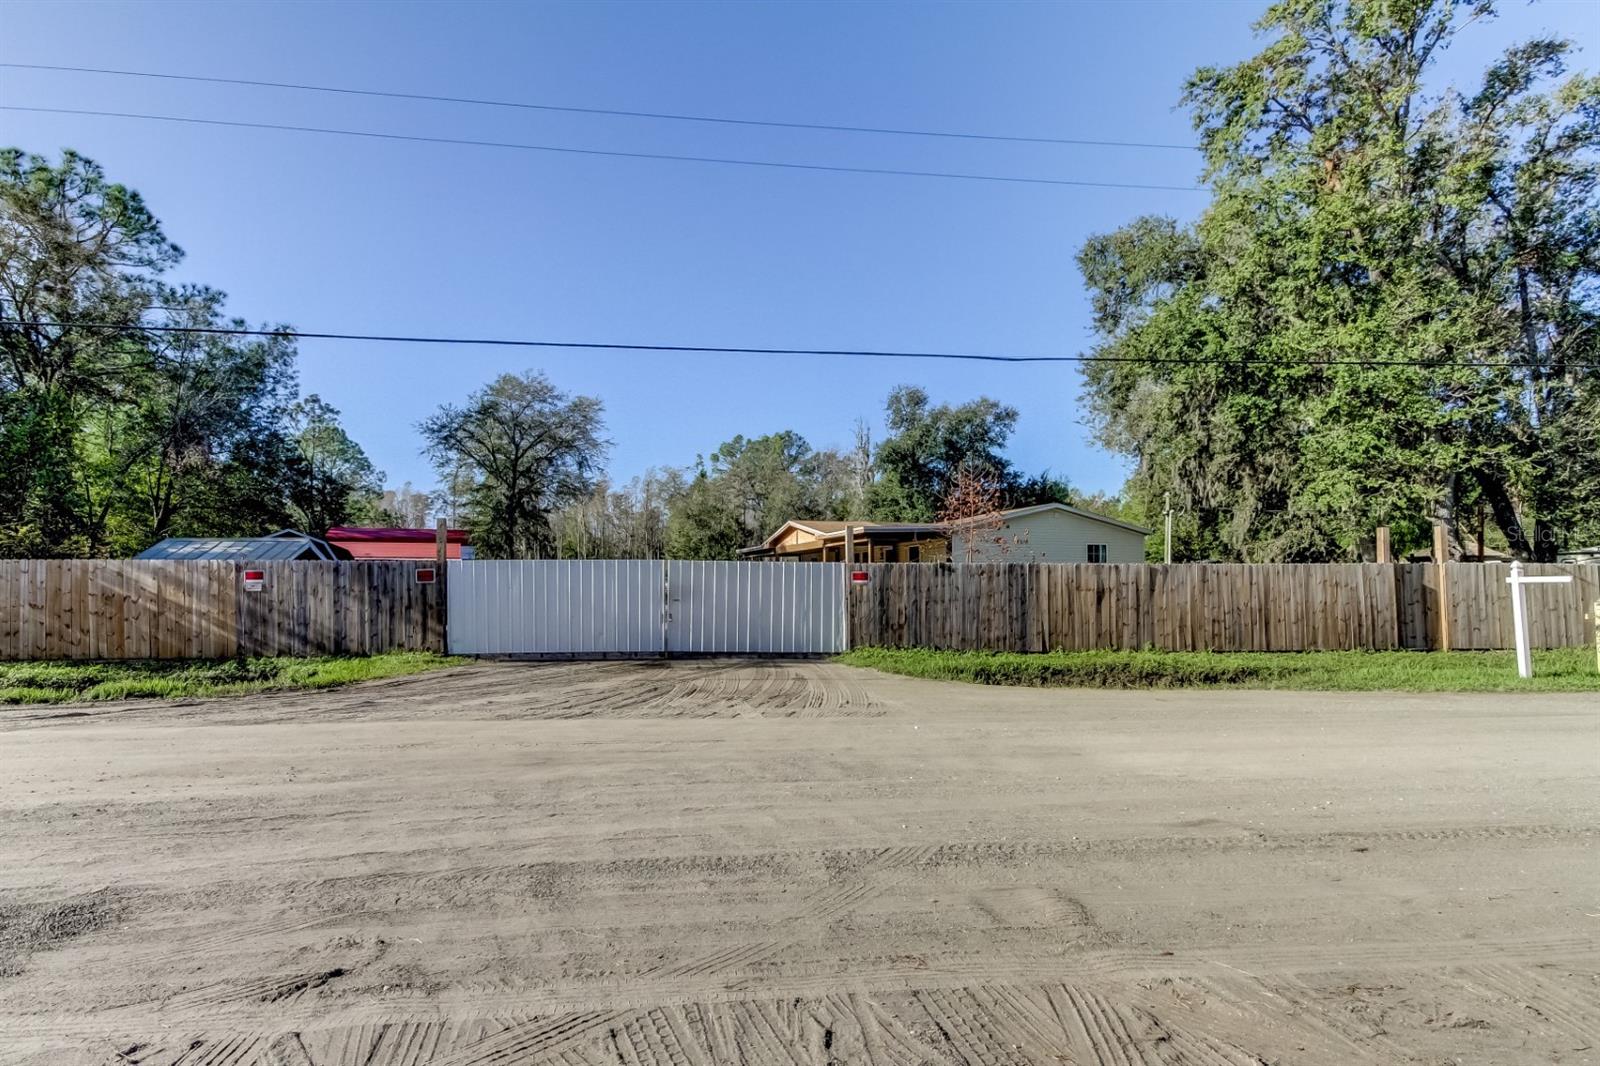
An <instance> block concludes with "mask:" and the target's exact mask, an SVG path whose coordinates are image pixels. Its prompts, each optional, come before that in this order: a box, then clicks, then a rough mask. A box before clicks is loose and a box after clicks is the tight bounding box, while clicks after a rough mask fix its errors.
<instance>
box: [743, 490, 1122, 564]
mask: <svg viewBox="0 0 1600 1066" xmlns="http://www.w3.org/2000/svg"><path fill="white" fill-rule="evenodd" d="M996 518H997V519H998V521H996V522H994V523H985V524H984V525H983V528H982V529H981V532H977V533H976V534H974V535H971V536H965V537H964V536H963V535H962V534H961V533H959V532H954V533H953V532H952V530H951V528H950V527H949V526H948V525H945V524H944V523H940V522H922V523H915V522H909V523H908V522H812V521H802V520H798V519H796V520H792V521H788V522H785V523H784V524H783V525H782V526H780V527H778V529H777V531H776V532H774V533H773V534H772V536H770V537H768V538H767V539H766V540H764V541H762V542H761V543H760V544H757V545H755V546H753V547H749V548H744V549H742V550H741V551H740V553H739V554H740V556H741V557H742V558H745V559H757V560H794V561H798V562H845V561H851V562H858V563H917V562H922V563H933V562H941V563H942V562H956V563H964V562H1012V563H1035V562H1039V563H1142V562H1144V539H1145V537H1147V536H1149V535H1150V530H1148V529H1145V528H1144V527H1143V526H1136V525H1134V524H1133V523H1131V522H1123V521H1120V520H1118V519H1115V518H1107V517H1106V516H1105V515H1099V514H1095V513H1094V512H1092V511H1084V510H1081V509H1079V508H1077V507H1069V506H1068V505H1067V504H1064V503H1042V504H1039V505H1038V506H1036V507H1019V508H1016V509H1015V510H1010V511H1001V512H1000V513H999V514H998V515H997V516H996ZM847 528H848V536H847ZM847 540H848V541H849V542H850V547H851V550H852V551H853V553H854V556H855V557H854V559H852V560H847V559H846V557H845V555H846V549H845V544H846V541H847ZM969 540H971V541H981V543H975V544H971V545H969V544H968V541H969ZM952 541H953V542H954V543H953V546H952Z"/></svg>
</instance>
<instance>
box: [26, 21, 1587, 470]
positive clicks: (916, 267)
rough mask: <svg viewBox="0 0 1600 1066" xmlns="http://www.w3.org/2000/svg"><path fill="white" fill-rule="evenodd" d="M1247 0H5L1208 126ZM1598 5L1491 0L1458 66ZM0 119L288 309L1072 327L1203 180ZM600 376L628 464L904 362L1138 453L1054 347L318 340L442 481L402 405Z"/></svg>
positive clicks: (535, 77) (275, 308) (595, 330)
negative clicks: (137, 200)
mask: <svg viewBox="0 0 1600 1066" xmlns="http://www.w3.org/2000/svg"><path fill="white" fill-rule="evenodd" d="M1262 7H1263V5H1262V4H1258V3H1245V2H1238V3H1071V4H1043V3H1039V4H1003V3H984V4H939V5H934V4H891V3H875V4H844V3H840V4H792V5H780V4H733V3H709V4H692V3H650V4H645V3H634V4H605V3H584V4H526V5H514V4H510V3H504V4H501V3H485V4H470V3H448V4H429V3H415V4H362V3H339V4H334V3H315V4H313V3H290V2H283V3H269V4H199V3H192V4H163V3H158V2H146V3H137V4H133V3H128V4H101V3H89V2H82V0H80V2H77V3H62V2H52V3H33V2H28V0H9V2H7V3H6V4H5V8H4V13H3V26H4V28H3V35H4V38H5V41H6V46H5V49H4V54H5V55H6V56H7V57H8V58H12V59H14V60H18V61H24V62H35V63H62V64H71V65H79V66H103V67H116V68H121V69H135V70H151V71H161V72H168V73H184V74H200V75H220V76H226V77H238V78H255V79H263V80H272V81H298V82H309V83H317V84H329V85H341V86H351V87H358V88H373V89H387V90H399V91H406V92H421V93H438V94H446V95H457V96H476V97H490V98H502V99H511V100H526V101H533V102H543V103H554V104H563V105H573V106H582V107H600V108H615V109H626V110H651V111H668V112H686V113H697V114H713V115H727V116H733V117H745V118H758V119H776V120H781V121H799V122H816V123H834V124H847V125H870V126H894V127H912V128H928V129H946V130H968V131H978V132H994V133H1011V134H1020V135H1036V136H1059V137H1079V138H1091V139H1092V138H1106V139H1114V140H1136V141H1162V142H1176V143H1185V144H1188V143H1193V135H1192V133H1191V131H1190V129H1189V126H1188V121H1187V118H1186V116H1185V115H1184V114H1183V113H1181V112H1180V111H1178V110H1177V109H1176V107H1175V105H1176V102H1177V98H1178V95H1179V91H1180V86H1181V84H1182V81H1183V79H1184V77H1185V76H1186V75H1187V74H1188V73H1189V72H1190V71H1191V70H1192V69H1193V68H1195V67H1197V66H1199V65H1201V64H1205V63H1226V62H1231V61H1236V60H1238V59H1240V58H1243V57H1244V56H1247V55H1249V54H1251V52H1253V51H1254V50H1255V48H1256V47H1257V42H1256V41H1255V40H1254V39H1253V37H1252V34H1251V30H1250V23H1251V22H1252V20H1253V19H1254V18H1255V17H1257V15H1258V14H1259V12H1260V11H1261V9H1262ZM1597 11H1600V5H1587V6H1586V5H1582V4H1578V3H1571V2H1565V0H1553V2H1545V3H1541V4H1537V5H1531V6H1530V5H1524V4H1520V3H1515V4H1507V5H1505V7H1504V10H1503V11H1502V12H1501V14H1500V17H1499V18H1498V19H1496V20H1494V21H1493V22H1489V23H1486V24H1482V25H1480V26H1476V27H1473V28H1472V29H1471V30H1470V31H1469V32H1468V34H1467V35H1466V36H1465V38H1464V39H1463V40H1461V41H1460V42H1459V43H1458V45H1457V46H1456V47H1455V49H1453V51H1452V53H1451V55H1450V57H1449V59H1448V61H1447V64H1446V66H1445V68H1444V75H1445V77H1447V78H1452V79H1458V80H1459V79H1464V78H1469V77H1470V76H1471V75H1472V74H1473V73H1475V72H1476V71H1478V70H1481V68H1482V66H1483V64H1484V63H1485V62H1487V61H1488V59H1489V58H1490V57H1491V56H1492V55H1493V54H1494V53H1496V52H1498V51H1499V50H1500V49H1502V48H1503V47H1505V46H1506V45H1507V44H1509V43H1511V42H1512V41H1514V40H1519V39H1522V38H1524V37H1527V36H1530V35H1532V34H1534V33H1536V32H1539V31H1554V32H1557V33H1560V34H1562V35H1565V36H1569V37H1573V38H1575V39H1577V40H1578V41H1579V42H1580V44H1582V43H1587V44H1589V45H1590V46H1591V48H1590V50H1589V51H1588V52H1587V53H1586V54H1584V55H1582V56H1580V59H1579V63H1580V65H1582V66H1584V67H1587V68H1588V69H1591V70H1592V69H1594V68H1595V66H1596V63H1595V59H1594V49H1593V45H1594V44H1595V43H1596V42H1597V41H1600V14H1597V13H1596V12H1597ZM0 102H4V103H7V104H14V105H28V106H46V107H67V108H86V109H100V110H115V111H135V112H139V111H142V112H150V113H157V114H170V115H188V116H197V117H206V118H228V119H242V120H246V121H254V122H271V123H289V124H307V125H321V126H333V127H341V128H349V129H364V130H379V131H387V132H396V133H420V134H426V135H431V136H445V137H461V138H483V139H494V140H505V141H521V142H529V143H545V144H551V145H567V146H574V147H586V148H603V149H612V150H620V151H643V152H665V153H674V154H688V155H723V156H739V157H748V158H751V159H770V160H783V161H795V162H807V163H812V162H817V163H828V164H834V165H842V166H866V167H891V168H909V169H929V170H955V171H968V172H983V173H992V174H1017V175H1030V176H1044V177H1053V178H1071V179H1083V180H1102V181H1121V182H1134V183H1143V184H1169V185H1188V184H1191V183H1192V182H1193V180H1194V178H1195V175H1196V171H1197V169H1198V156H1197V154H1195V153H1192V152H1184V151H1170V150H1151V149H1131V148H1090V147H1076V146H1070V147H1069V146H1055V145H1017V144H1005V143H995V142H981V141H952V140H942V139H931V138H929V139H923V138H902V137H885V136H875V135H865V134H851V133H825V132H813V131H796V130H772V129H759V128H749V127H724V126H705V125H700V124H691V123H675V122H659V121H651V120H643V119H629V118H615V117H603V116H577V115H563V114H554V113H542V112H531V111H507V110H500V109H483V108H471V107H462V106H455V105H448V104H439V103H421V102H400V101H382V100H371V99H361V98H346V97H336V96H329V95H325V94H311V93H299V92H290V91H283V90H269V89H247V88H243V87H224V86H213V85H195V84H185V83H175V82H160V81H150V80H144V79H128V78H112V77H104V76H96V75H77V74H62V73H51V72H35V71H18V70H0ZM0 142H3V143H7V144H13V145H18V146H21V147H23V148H25V149H28V150H30V151H39V152H45V153H49V154H52V155H53V154H55V153H56V152H58V151H59V150H60V149H61V148H63V147H73V148H76V149H78V150H80V151H82V152H84V153H86V154H87V155H89V156H91V157H92V158H94V159H96V160H98V161H99V162H100V163H101V164H103V165H104V166H105V168H106V170H107V171H108V173H109V174H110V175H111V177H112V178H113V179H114V180H118V181H122V182H125V183H127V184H129V185H131V186H133V187H135V188H137V189H139V190H140V191H141V192H142V193H143V194H144V195H145V198H146V200H147V201H148V202H149V204H150V205H151V206H152V208H153V209H154V210H155V212H156V213H157V215H158V216H159V217H160V218H161V219H162V221H163V223H164V225H165V227H166V230H167V233H168V235H169V236H170V237H171V238H173V239H174V240H176V241H177V242H178V243H179V244H180V245H182V246H183V247H184V248H185V250H186V251H187V252H188V257H187V259H186V260H185V262H184V264H183V266H182V267H181V269H180V271H179V273H178V277H179V278H181V279H183V280H194V281H204V282H206V283H208V284H211V285H214V286H216V287H218V288H221V289H223V290H225V291H227V292H228V293H229V294H230V297H231V299H230V304H229V306H230V309H231V310H232V312H233V313H235V314H238V315H242V316H244V317H246V318H249V319H251V320H254V321H271V322H288V323H290V324H292V325H294V326H296V327H298V328H300V329H304V330H328V331H340V332H376V333H400V334H428V335H446V334H455V335H463V334H464V335H473V336H498V337H531V338H550V339H574V340H577V339H582V340H599V341H613V342H620V343H667V344H710V345H729V346H759V347H821V348H830V347H832V348H895V349H919V350H923V349H926V350H947V351H975V352H991V353H1017V354H1074V353H1077V352H1081V351H1082V350H1084V349H1085V348H1086V347H1087V346H1088V344H1089V343H1090V340H1091V336H1090V331H1089V310H1088V301H1087V299H1086V297H1085V295H1084V293H1083V289H1082V284H1081V281H1080V279H1079V277H1078V273H1077V269H1076V266H1075V264H1074V259H1073V257H1074V254H1075V252H1076V251H1077V249H1078V248H1079V246H1080V245H1081V244H1082V243H1083V241H1084V239H1085V238H1086V237H1087V236H1088V235H1090V234H1092V233H1096V232H1102V231H1106V230H1110V229H1113V228H1115V227H1116V226H1118V225H1120V224H1122V223H1123V222H1125V221H1127V220H1129V219H1131V218H1133V217H1135V216H1136V215H1139V214H1142V213H1148V212H1157V213H1166V214H1172V215H1176V216H1178V217H1181V218H1186V217H1191V216H1192V215H1193V214H1195V213H1196V212H1197V211H1198V210H1199V209H1201V208H1202V207H1203V206H1204V203H1205V197H1204V196H1203V195H1200V194H1195V193H1182V192H1154V191H1139V190H1114V189H1089V188H1071V187H1056V186H1027V185H1009V184H1000V183H989V182H963V181H947V180H935V179H923V178H908V177H886V176H877V175H852V174H837V173H814V172H802V171H782V170H769V169H763V168H747V167H728V166H715V165H708V164H698V163H683V162H665V161H647V160H631V159H615V158H604V157H584V156H559V155H550V154H545V153H535V152H518V151H507V150H500V149H490V148H469V147H446V146H437V145H423V144H404V143H398V142H384V141H373V140H364V139H354V138H338V137H328V136H320V135H311V134H296V133H286V132H275V131H261V130H236V129H224V128H206V127H188V126H177V125H170V124H152V123H140V122H132V121H127V120H115V119H107V118H90V117H74V116H56V115H29V114H21V113H16V112H0ZM527 368H538V369H542V370H544V371H545V372H546V373H548V374H549V375H550V377H551V378H552V379H553V380H554V381H555V382H556V383H557V384H558V385H559V386H560V387H562V388H564V389H567V390H569V391H572V392H581V393H587V394H592V395H596V396H599V397H601V398H602V399H603V400H604V401H605V405H606V412H607V422H608V426H609V436H610V437H611V438H612V440H613V441H614V447H613V449H612V453H611V460H610V464H609V465H610V469H611V471H612V474H613V475H614V476H615V477H617V478H618V479H620V480H626V479H627V478H629V477H631V476H632V475H634V474H637V473H639V472H641V471H642V470H644V469H645V468H646V467H649V466H653V465H683V464H687V463H690V462H692V461H693V459H694V457H695V455H696V454H697V453H702V452H707V451H710V450H711V449H712V448H713V447H715V446H716V445H717V444H718V443H719V442H720V441H722V440H725V439H727V438H728V437H731V436H732V435H734V434H735V433H743V434H746V435H754V434H761V433H766V432H771V431H775V430H779V429H785V428H792V429H795V430H798V431H799V432H801V433H802V434H804V435H805V436H806V437H807V439H809V440H810V441H811V442H812V443H813V444H816V445H818V446H826V445H831V444H839V445H842V444H845V443H847V442H848V440H849V438H850V432H851V426H852V424H853V423H854V421H855V419H856V418H857V417H859V416H865V417H867V418H868V419H869V420H871V421H872V422H873V424H874V426H875V430H876V432H877V433H879V434H881V412H882V402H883V398H884V396H885V395H886V394H887V392H888V391H889V389H890V388H891V387H893V386H894V385H896V384H899V383H902V382H911V383H916V384H920V385H922V386H924V387H926V388H927V389H928V390H929V391H930V393H932V394H933V396H934V397H935V398H936V399H939V400H950V401H958V400H963V399H967V398H970V397H972V396H976V395H978V394H986V395H989V396H993V397H995V398H997V399H999V400H1002V401H1004V402H1007V403H1010V404H1013V405H1015V406H1016V407H1017V408H1018V409H1019V410H1020V411H1021V413H1022V418H1021V422H1020V425H1019V428H1018V432H1017V434H1016V436H1015V438H1014V441H1013V447H1012V456H1013V458H1014V459H1015V460H1016V461H1017V462H1018V463H1019V464H1020V465H1021V466H1022V467H1024V468H1026V469H1028V470H1039V469H1043V468H1046V467H1048V468H1049V469H1051V470H1052V471H1054V472H1056V473H1058V474H1062V475H1065V476H1066V477H1067V478H1068V479H1069V480H1070V481H1071V482H1072V483H1073V484H1074V485H1076V486H1078V487H1079V488H1081V489H1084V490H1086V491H1093V490H1115V489H1116V488H1117V487H1118V486H1119V485H1120V484H1121V481H1122V479H1123V476H1124V473H1125V470H1124V466H1123V464H1122V462H1121V461H1120V460H1119V459H1118V458H1117V457H1115V456H1112V455H1109V454H1107V453H1105V452H1103V451H1101V450H1100V449H1098V448H1097V447H1096V446H1095V445H1094V443H1093V441H1092V440H1091V438H1090V433H1089V430H1088V429H1087V427H1086V426H1085V425H1084V424H1083V421H1082V418H1083V416H1082V412H1081V410H1080V408H1079V403H1078V374H1077V371H1076V370H1075V369H1073V368H1072V367H1070V366H1063V365H1046V366H1017V367H1009V366H992V365H984V364H970V363H950V364H945V363H931V362H888V361H884V362H877V361H866V360H841V359H827V358H819V357H783V358H751V357H734V356H682V355H666V354H651V353H644V354H605V353H596V352H585V351H554V352H536V351H508V350H506V349H466V348H427V347H415V346H385V345H382V344H355V343H341V342H329V341H304V342H302V344H301V346H300V379H301V384H302V389H303V391H305V392H316V393H319V394H321V395H322V396H323V397H324V398H325V399H327V400H328V401H329V402H331V403H333V404H334V405H336V406H337V407H339V408H340V409H341V410H342V411H343V412H344V417H345V422H346V424H347V426H348V428H349V429H350V431H351V433H352V434H353V435H354V436H355V437H356V439H357V440H359V441H360V442H361V443H362V444H363V445H364V446H365V447H366V449H367V451H368V453H369V454H370V455H371V456H372V458H373V460H374V461H375V462H376V463H377V464H378V465H379V466H380V467H382V468H383V469H384V470H385V471H387V473H388V476H389V481H390V483H391V484H396V485H397V484H399V483H400V482H401V481H404V480H410V481H412V482H414V483H416V484H417V485H419V486H428V485H431V484H432V483H433V480H434V477H433V473H432V471H431V470H430V468H429V467H428V465H427V463H426V461H425V460H423V459H422V458H421V456H420V455H419V454H418V451H417V447H418V441H417V437H416V434H415V432H414V428H413V427H414V426H415V423H416V422H417V421H418V420H419V419H421V418H423V417H424V416H426V415H427V414H428V413H429V412H430V411H431V410H432V409H433V408H434V407H435V406H436V405H437V404H438V403H440V402H442V401H459V400H461V399H463V398H464V397H465V396H466V395H467V394H468V393H469V392H471V391H472V390H473V389H474V388H476V387H478V386H479V385H481V384H482V383H484V382H486V381H488V380H489V379H491V378H492V377H494V376H495V375H497V374H499V373H501V372H503V371H506V370H523V369H527Z"/></svg>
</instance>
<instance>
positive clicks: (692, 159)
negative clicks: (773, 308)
mask: <svg viewBox="0 0 1600 1066" xmlns="http://www.w3.org/2000/svg"><path fill="white" fill-rule="evenodd" d="M0 111H27V112H32V113H34V114H42V115H90V116H93V117H96V118H132V119H140V120H143V121H148V122H182V123H189V124H192V125H197V126H235V127H238V128H240V129H251V130H283V131H286V132H290V133H325V134H331V135H334V136H339V137H368V138H372V139H375V140H384V141H416V142H421V143H424V144H454V145H466V146H470V147H475V148H516V149H520V150H522V151H528V152H556V153H559V154H562V155H598V156H613V157H616V158H621V159H668V160H674V161H676V162H680V163H723V164H728V165H732V166H741V167H772V168H775V169H779V170H825V171H833V172H836V173H841V174H887V175H891V176H893V177H902V178H954V179H957V180H960V181H998V182H1012V183H1016V184H1022V185H1075V186H1080V187H1085V188H1095V189H1152V190H1156V191H1160V192H1205V190H1204V189H1202V188H1200V187H1199V186H1195V185H1142V184H1138V183H1135V182H1123V181H1073V180H1070V179H1067V178H1025V177H1017V176H1013V175H1008V174H959V173H953V172H950V171H943V170H899V169H892V168H888V167H844V166H831V165H827V164H823V163H779V162H774V161H772V160H766V159H731V158H724V157H720V156H704V155H670V154H667V153H663V152H621V151H611V150H607V149H602V148H567V147H562V146H559V145H552V144H517V143H514V142H510V141H478V140H468V139H465V138H461V137H425V136H422V135H421V134H413V133H374V132H372V131H370V130H341V129H330V128H327V127H324V126H290V125H282V124H279V123H275V122H242V121H239V120H236V119H221V118H190V117H187V116H183V115H143V114H136V113H133V112H127V111H89V110H84V109H80V108H71V107H22V106H19V105H15V104H0Z"/></svg>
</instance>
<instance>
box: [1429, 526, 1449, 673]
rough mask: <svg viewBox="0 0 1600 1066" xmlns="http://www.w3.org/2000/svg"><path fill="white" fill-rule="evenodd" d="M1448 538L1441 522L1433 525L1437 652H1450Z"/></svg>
mask: <svg viewBox="0 0 1600 1066" xmlns="http://www.w3.org/2000/svg"><path fill="white" fill-rule="evenodd" d="M1449 559H1450V537H1449V535H1448V531H1447V530H1446V529H1445V525H1444V523H1443V522H1442V521H1440V520H1438V519H1435V520H1434V523H1433V561H1434V564H1435V565H1437V566H1438V567H1439V650H1440V651H1449V650H1450V571H1449V569H1448V567H1449V565H1450V564H1449Z"/></svg>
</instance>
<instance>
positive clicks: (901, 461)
mask: <svg viewBox="0 0 1600 1066" xmlns="http://www.w3.org/2000/svg"><path fill="white" fill-rule="evenodd" d="M885 415H886V421H887V423H888V428H889V436H888V437H886V438H885V439H884V441H883V442H882V443H881V444H879V445H878V449H877V451H876V453H875V454H874V457H873V461H874V465H875V466H876V469H877V480H876V481H874V482H873V483H872V485H871V487H870V488H869V489H868V492H867V508H868V511H869V512H870V514H871V516H872V517H873V518H875V519H878V520H880V521H888V522H932V521H935V520H937V518H938V516H939V515H940V514H941V513H942V512H943V511H944V508H945V502H946V499H947V497H948V496H949V494H950V492H951V491H952V489H953V488H954V486H955V484H956V481H957V480H958V478H960V477H961V476H962V472H963V471H967V472H968V474H969V475H970V476H975V477H981V478H982V479H983V480H984V481H985V483H986V484H989V485H992V486H993V487H994V489H995V490H996V492H998V494H999V499H1000V500H1001V502H1002V504H1003V505H1004V506H1005V507H1027V506H1031V505H1033V504H1039V503H1053V502H1059V503H1070V502H1071V499H1072V489H1071V486H1069V485H1068V484H1067V483H1066V482H1065V481H1064V480H1062V479H1060V478H1057V477H1052V476H1051V475H1050V474H1049V472H1048V471H1047V472H1045V473H1043V474H1040V475H1038V476H1036V477H1023V476H1022V475H1021V474H1020V473H1018V471H1017V470H1016V469H1015V467H1013V466H1012V464H1011V461H1010V460H1009V459H1007V458H1006V457H1005V454H1004V452H1005V447H1006V444H1007V442H1008V441H1010V439H1011V434H1012V432H1013V431H1014V430H1015V429H1016V426H1017V410H1016V408H1014V407H1009V406H1006V405H1004V404H1001V403H998V402H996V401H994V400H991V399H989V398H988V397H979V398H978V399H976V400H971V401H968V402H967V403H963V404H958V405H954V406H952V405H949V404H937V405H935V404H934V403H933V402H932V401H931V400H930V399H929V398H928V394H927V392H926V391H925V390H923V389H921V388H918V387H917V386H915V385H902V386H900V387H899V388H897V389H895V390H894V391H892V392H891V393H889V399H888V402H887V403H886V404H885Z"/></svg>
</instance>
